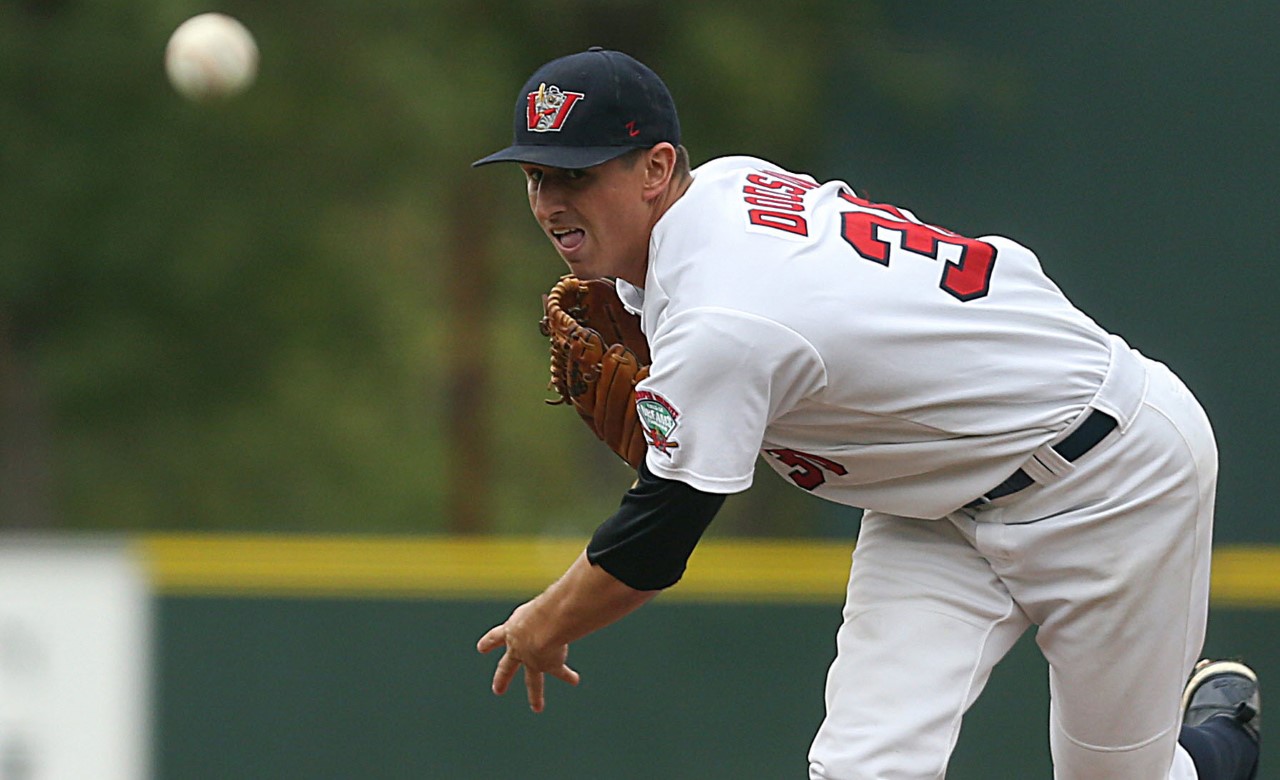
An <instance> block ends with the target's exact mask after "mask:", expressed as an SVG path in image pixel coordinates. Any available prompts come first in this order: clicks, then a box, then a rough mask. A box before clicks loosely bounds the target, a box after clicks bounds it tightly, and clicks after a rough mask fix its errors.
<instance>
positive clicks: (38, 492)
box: [0, 313, 53, 528]
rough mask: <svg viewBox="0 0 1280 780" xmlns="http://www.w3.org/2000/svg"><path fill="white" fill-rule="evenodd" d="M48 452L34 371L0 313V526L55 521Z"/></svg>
mask: <svg viewBox="0 0 1280 780" xmlns="http://www.w3.org/2000/svg"><path fill="white" fill-rule="evenodd" d="M51 452H52V446H51V445H50V442H49V426H48V424H47V420H46V416H45V414H44V410H43V408H42V405H41V403H40V394H39V392H38V388H37V384H36V380H35V376H34V375H33V372H32V371H31V369H30V366H29V365H28V364H27V362H26V361H25V359H24V356H23V354H22V353H21V352H20V351H19V349H18V347H17V346H16V345H15V343H14V330H13V327H12V324H11V322H10V320H9V318H8V317H6V316H5V315H4V314H3V313H0V527H4V528H47V527H49V526H51V525H52V524H53V509H52V492H53V491H52V484H53V476H52V469H51V467H50V463H51V460H52V458H51Z"/></svg>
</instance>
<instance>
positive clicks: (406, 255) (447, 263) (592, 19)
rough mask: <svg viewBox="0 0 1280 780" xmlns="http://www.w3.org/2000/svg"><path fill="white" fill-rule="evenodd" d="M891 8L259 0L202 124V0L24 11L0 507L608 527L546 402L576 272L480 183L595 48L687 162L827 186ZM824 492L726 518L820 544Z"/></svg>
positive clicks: (583, 453)
mask: <svg viewBox="0 0 1280 780" xmlns="http://www.w3.org/2000/svg"><path fill="white" fill-rule="evenodd" d="M878 7H879V5H878V3H875V2H871V1H870V0H864V1H861V2H848V1H847V0H824V1H823V2H814V3H807V4H804V5H803V6H802V7H801V8H799V9H798V8H797V7H796V6H794V5H786V4H778V3H770V2H763V1H762V0H734V1H733V2H729V0H709V1H708V2H704V3H676V2H662V3H657V4H655V3H652V2H645V3H641V2H638V1H633V0H607V1H605V2H601V1H600V0H591V1H588V0H547V1H546V2H543V3H539V4H536V5H535V4H528V3H519V2H493V1H489V2H484V1H481V2H462V0H436V1H435V2H429V3H422V2H410V1H409V0H380V1H379V2H373V3H361V4H351V3H346V2H337V1H336V0H323V1H322V2H306V3H304V2H301V1H300V0H281V2H275V3H270V4H261V3H253V2H249V0H235V1H233V2H229V3H226V4H224V7H223V8H221V10H223V11H225V12H227V13H230V14H233V15H235V16H237V17H239V18H240V19H242V20H243V21H244V22H245V23H246V24H247V25H248V27H249V28H250V29H251V30H252V31H253V32H254V34H255V35H256V37H257V38H258V43H259V46H260V48H261V50H262V70H261V74H260V77H259V80H258V83H257V84H256V85H255V86H254V87H253V89H252V90H250V91H249V92H248V93H247V94H245V95H243V96H241V97H240V98H238V99H236V100H234V101H232V102H228V103H226V104H220V105H211V106H195V105H191V104H188V103H185V102H183V101H182V100H181V99H179V98H178V97H177V96H176V95H175V94H174V93H173V91H172V90H171V89H169V87H168V86H167V85H166V84H165V83H164V80H163V71H162V67H161V60H162V53H163V48H164V44H165V41H166V39H167V37H168V34H169V32H171V31H172V29H173V28H174V27H176V26H177V24H178V23H179V22H181V21H182V20H183V19H184V18H186V17H187V16H189V15H192V14H194V13H197V12H199V11H203V10H206V9H205V8H204V7H203V6H200V5H198V4H196V3H194V2H193V1H192V0H181V1H179V2H172V0H133V1H131V2H127V3H126V2H107V3H83V2H75V1H74V0H62V1H60V2H36V0H27V2H22V3H13V4H5V5H3V6H0V134H2V135H3V137H4V138H5V143H4V144H3V146H0V181H3V182H4V183H5V184H4V186H3V189H2V190H0V209H3V213H4V214H5V215H6V228H5V231H4V235H3V238H2V239H0V249H2V250H3V262H4V273H3V275H0V323H4V327H3V328H0V372H3V373H2V374H0V518H2V519H3V522H5V523H7V524H31V523H42V524H46V523H53V524H57V525H60V526H65V527H75V528H204V529H216V528H226V529H278V530H295V529H296V530H312V531H315V530H351V531H415V532H418V531H434V530H440V531H443V530H452V531H465V532H472V531H479V530H486V529H488V530H499V531H535V530H540V531H568V532H575V533H576V532H583V531H586V530H588V529H590V528H591V527H593V526H594V525H595V523H596V522H598V520H599V519H600V518H601V517H602V516H603V514H604V513H607V512H609V511H611V510H612V508H613V506H614V504H615V502H616V500H617V495H618V493H619V491H620V490H621V489H622V488H624V487H625V485H626V484H627V483H628V482H629V480H630V474H629V473H628V470H627V469H626V467H625V466H624V465H623V464H621V462H619V461H616V460H613V459H611V458H608V457H605V456H604V455H603V450H602V449H600V445H599V444H598V443H596V442H595V441H594V439H593V438H591V437H590V435H589V434H587V433H586V431H585V430H583V429H582V428H581V426H580V425H579V424H578V423H577V422H576V420H573V419H572V416H571V415H566V414H565V413H564V412H563V410H560V409H555V410H548V409H546V408H545V407H544V406H543V405H542V399H543V398H544V397H545V394H544V381H545V380H544V377H545V376H546V373H545V372H546V368H545V360H546V351H545V349H546V348H545V344H544V342H543V340H542V338H541V337H540V336H539V335H538V333H537V321H538V319H539V317H540V313H541V312H540V308H539V304H538V301H539V295H540V294H541V293H542V292H543V291H545V289H546V288H547V287H548V286H549V285H550V283H551V282H552V281H553V280H554V279H555V278H556V277H557V276H558V275H559V274H560V273H561V272H562V265H561V263H560V261H559V260H558V258H557V257H556V256H555V254H554V252H553V251H552V250H551V248H550V247H549V246H547V245H546V242H545V240H544V239H543V238H542V236H541V234H540V233H539V231H538V230H537V228H536V226H535V225H534V223H533V220H532V219H531V218H530V217H529V215H528V213H527V209H526V206H525V202H524V196H523V194H522V191H521V185H520V181H521V178H520V176H519V175H518V173H517V172H515V171H511V170H507V171H498V170H493V169H490V170H486V171H472V170H470V169H469V167H468V166H469V163H470V162H471V161H472V160H474V159H476V158H478V157H480V156H482V155H483V154H485V153H487V152H489V151H491V150H493V149H495V148H498V147H500V146H503V145H505V144H506V143H507V142H508V141H509V134H510V124H509V122H510V119H509V116H510V114H509V111H510V107H511V106H512V105H513V101H514V98H515V92H516V90H517V89H518V87H519V86H520V84H521V83H522V82H523V80H524V79H525V77H526V76H527V75H528V73H530V72H531V71H532V70H533V69H534V68H535V67H536V66H537V65H539V64H541V63H542V62H544V61H545V60H547V59H549V58H550V57H553V56H557V55H559V54H567V53H571V52H574V51H580V50H582V49H584V48H586V47H587V46H590V45H603V46H607V47H610V48H619V49H623V50H625V51H629V52H631V53H632V54H634V55H636V56H637V57H639V58H640V59H642V60H644V61H646V62H648V63H650V64H651V65H652V66H654V68H655V69H656V70H658V71H659V72H660V73H662V74H663V75H664V77H665V78H666V79H667V81H668V83H669V85H670V87H671V89H672V91H673V93H674V94H675V96H676V99H677V102H678V103H679V104H680V105H681V106H682V119H683V121H684V129H685V139H686V143H687V144H688V145H689V146H690V149H691V152H692V154H693V156H694V159H695V161H699V160H704V159H707V158H709V157H712V156H715V155H719V154H725V153H734V152H750V153H754V154H760V155H763V156H772V157H776V158H777V159H779V160H780V161H784V162H786V163H787V164H789V165H791V166H792V167H795V168H798V169H802V170H808V169H817V168H818V167H819V166H820V164H821V163H822V161H823V159H824V157H825V155H827V153H828V150H827V149H826V148H825V147H824V143H823V139H824V137H825V131H826V130H827V128H828V127H829V126H830V124H831V123H832V122H834V121H836V120H835V116H836V114H835V112H834V111H833V110H832V107H831V106H830V105H829V103H830V100H829V99H828V98H827V96H828V95H830V94H832V93H833V92H834V93H838V90H839V88H840V85H841V84H842V83H844V79H845V78H846V74H844V73H839V72H836V71H835V69H834V68H833V67H832V65H831V63H832V62H834V61H836V59H837V58H836V56H835V54H836V52H837V51H838V50H839V49H840V47H842V46H846V45H847V44H848V41H849V40H850V36H851V35H853V36H854V37H855V38H856V39H857V40H864V41H873V40H882V39H888V38H887V37H886V36H885V35H882V34H881V33H883V32H884V30H883V29H882V28H883V22H882V21H881V20H880V16H879V14H878V13H877V10H876V9H877V8H878ZM867 48H868V52H867V54H866V56H865V57H864V58H863V60H862V62H863V64H862V65H861V66H859V67H865V68H867V69H875V68H880V69H882V70H883V69H884V68H885V67H886V62H890V63H891V62H892V59H891V58H892V57H894V56H899V55H897V54H895V53H894V52H893V51H890V50H889V49H887V48H885V47H880V48H876V47H871V46H868V47H867ZM980 75H981V74H980ZM987 75H989V74H987ZM915 78H917V82H913V80H912V79H913V76H912V75H911V74H905V75H902V77H901V78H900V79H899V80H898V82H895V83H894V84H890V85H888V86H887V87H885V88H886V89H889V90H891V91H893V90H903V91H904V94H905V93H908V92H910V91H911V90H912V89H915V88H917V87H918V81H924V80H928V79H932V78H933V75H931V74H930V73H928V72H925V73H921V74H919V75H918V76H917V77H915ZM895 84H896V86H895ZM902 102H903V103H904V104H910V100H908V99H906V98H904V99H903V101H902ZM743 139H749V143H750V148H747V149H743V148H740V144H742V142H743ZM584 475H588V476H586V477H584ZM547 495H555V496H565V497H566V498H565V500H564V502H559V501H557V502H547V501H544V500H541V498H540V497H542V496H547ZM804 499H805V497H803V496H793V495H792V494H791V493H790V492H787V491H786V488H785V487H783V486H782V485H781V481H780V480H776V479H773V478H769V479H765V480H761V481H760V482H759V483H758V485H757V487H756V488H755V489H753V491H752V494H751V498H750V500H748V501H741V502H736V501H735V502H730V505H729V507H728V509H727V510H726V515H729V516H731V517H732V518H733V521H731V523H730V527H732V528H736V529H737V530H738V531H744V532H752V533H769V532H804V531H806V530H812V524H811V523H810V521H802V520H799V519H796V518H797V517H798V516H799V515H801V514H802V513H799V512H794V511H791V509H792V507H794V506H796V504H794V503H792V502H796V501H802V500H804ZM807 511H808V510H806V512H807ZM818 514H819V515H820V514H821V513H818ZM805 523H810V524H809V525H806V524H805Z"/></svg>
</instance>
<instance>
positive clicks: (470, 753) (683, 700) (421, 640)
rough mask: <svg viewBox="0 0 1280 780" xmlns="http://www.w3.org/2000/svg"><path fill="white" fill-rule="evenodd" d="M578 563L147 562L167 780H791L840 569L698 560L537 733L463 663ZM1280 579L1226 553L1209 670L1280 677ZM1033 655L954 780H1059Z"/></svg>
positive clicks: (482, 555) (176, 549)
mask: <svg viewBox="0 0 1280 780" xmlns="http://www.w3.org/2000/svg"><path fill="white" fill-rule="evenodd" d="M583 541H584V540H581V539H552V540H539V539H492V540H475V539H470V540H468V539H421V538H396V537H380V538H353V537H338V538H334V537H323V538H321V537H303V538H298V537H253V536H244V537H221V536H220V537H202V536H153V537H146V538H144V539H142V540H141V541H140V543H139V544H140V548H141V550H142V552H143V556H144V560H145V561H147V564H148V566H149V567H150V569H151V576H152V581H153V582H154V584H155V588H156V592H157V596H158V598H157V611H156V631H155V635H156V637H157V639H156V641H157V647H156V666H155V668H156V680H155V688H154V690H155V693H154V696H155V728H154V742H155V762H154V765H155V769H156V777H157V778H161V779H163V780H204V779H205V778H207V779H208V780H214V779H215V778H216V779H217V780H225V778H271V779H273V780H276V779H279V780H284V779H289V780H292V779H294V778H297V779H298V780H303V779H304V778H305V780H323V779H330V778H331V779H333V780H339V779H341V780H357V779H359V780H374V779H378V780H383V779H385V780H391V779H393V778H394V779H396V780H399V779H400V778H450V779H451V778H476V777H486V778H488V777H501V778H521V780H538V779H540V778H546V779H547V780H565V778H611V779H614V778H616V779H618V780H630V779H634V780H656V779H663V780H667V779H671V780H675V779H678V778H691V779H692V778H698V779H699V780H705V779H706V778H800V777H804V776H805V766H806V763H805V753H806V750H807V748H808V742H809V739H810V737H811V736H812V734H813V731H814V729H815V728H816V727H817V725H818V723H819V721H820V719H821V717H822V685H823V678H824V676H825V673H826V667H827V664H828V663H829V662H830V660H831V657H832V654H833V652H834V643H833V642H834V640H833V637H834V633H835V630H836V627H837V625H838V623H839V619H840V614H839V613H840V602H841V594H842V590H843V584H844V579H845V576H846V574H847V566H848V560H849V553H850V548H849V546H848V545H846V544H838V543H809V542H776V541H771V542H755V541H734V542H728V541H724V542H721V541H715V540H708V541H707V542H706V543H704V545H703V546H702V547H700V549H699V550H698V552H697V553H696V555H695V559H694V560H693V562H692V563H691V567H690V571H689V574H688V575H687V576H686V579H685V581H684V582H683V583H681V585H679V586H677V587H676V588H674V589H673V590H671V591H669V592H668V593H666V594H664V595H663V596H662V597H660V598H659V600H657V601H656V602H654V603H653V604H651V605H650V606H648V607H646V608H644V609H642V610H640V611H639V612H637V613H635V614H634V615H632V616H630V617H628V618H627V619H626V620H624V621H622V622H620V623H619V624H617V625H615V626H612V627H610V628H608V629H606V630H604V631H601V632H600V633H598V634H596V635H594V636H591V637H588V638H587V639H584V640H583V641H581V642H579V643H577V644H576V645H574V647H573V651H572V663H573V665H574V666H575V668H577V669H578V670H579V671H580V672H581V673H582V678H583V681H582V684H581V685H580V686H579V687H578V688H577V689H571V688H569V687H568V686H566V685H563V684H560V683H558V682H555V681H552V682H551V683H550V690H549V695H548V707H547V710H546V712H544V713H542V714H541V715H534V714H533V713H531V712H530V711H529V709H528V707H527V705H526V704H525V703H524V701H523V698H522V691H520V690H514V691H513V692H512V693H511V694H508V696H506V697H504V698H497V697H494V696H493V695H492V694H490V693H489V691H488V681H489V678H490V676H491V674H492V666H493V661H494V660H495V659H493V658H489V657H485V656H480V655H478V654H477V653H476V652H475V651H474V649H473V648H474V644H475V641H476V639H477V638H478V637H479V636H480V634H482V633H483V632H484V631H485V630H486V629H487V628H488V627H489V626H491V625H492V624H494V623H496V622H499V621H501V620H502V619H503V618H504V617H505V616H506V615H507V613H508V612H509V610H510V609H511V608H512V607H513V606H515V605H516V604H518V603H519V602H520V601H521V600H522V599H524V598H526V597H528V596H530V595H532V594H534V593H536V592H537V591H538V590H539V589H540V588H541V587H542V585H544V584H545V583H546V582H547V581H548V580H549V579H550V578H551V577H554V576H556V575H557V574H558V573H559V572H560V571H562V570H563V568H564V566H566V565H567V564H568V563H569V561H571V560H572V558H573V556H574V555H576V553H577V551H578V550H579V549H581V546H582V544H583ZM1277 562H1280V550H1274V549H1271V548H1261V547H1258V548H1224V549H1222V550H1220V551H1219V553H1218V557H1217V560H1216V570H1215V575H1214V593H1215V596H1214V607H1213V613H1212V617H1211V621H1210V628H1209V640H1208V646H1207V648H1206V650H1207V652H1209V653H1211V654H1242V655H1244V656H1246V657H1247V658H1249V659H1250V660H1251V661H1253V662H1255V663H1257V664H1258V665H1259V666H1261V667H1262V669H1263V673H1264V674H1265V673H1266V672H1267V670H1269V669H1280V653H1277V651H1276V650H1275V649H1274V647H1273V644H1274V643H1273V641H1272V638H1273V637H1275V636H1277V635H1280V634H1278V633H1277V632H1278V631H1280V611H1277V608H1280V567H1277V565H1276V564H1277ZM1032 640H1033V636H1031V635H1028V636H1026V637H1024V638H1023V640H1022V641H1021V642H1020V643H1019V644H1018V646H1017V647H1016V648H1015V649H1014V651H1013V652H1012V653H1011V655H1010V656H1009V657H1008V658H1007V659H1006V661H1005V663H1003V664H1002V665H1001V666H1000V667H998V668H997V670H996V673H995V674H994V675H993V678H992V681H991V684H990V686H989V688H988V690H987V692H986V694H985V695H984V696H983V697H982V699H981V700H980V701H979V702H978V704H977V705H976V706H975V708H974V710H973V711H972V712H971V713H970V716H969V717H968V718H967V719H966V722H965V727H964V731H963V732H962V734H961V737H960V744H959V747H958V748H957V751H956V755H955V759H954V762H953V768H952V771H951V772H950V774H949V775H948V777H949V778H952V780H955V779H956V778H958V779H959V780H969V779H972V780H979V779H981V780H1002V779H1003V778H1011V779H1012V778H1017V779H1021V778H1048V777H1050V776H1051V770H1050V767H1049V763H1048V756H1047V752H1048V751H1047V732H1046V727H1045V721H1046V717H1045V714H1046V711H1047V707H1048V694H1047V690H1046V687H1047V682H1046V669H1045V665H1044V662H1043V661H1042V660H1041V659H1040V657H1039V655H1038V653H1037V651H1036V648H1035V645H1034V642H1033V641H1032ZM868 673H869V674H870V673H874V671H873V670H868ZM1274 751H1275V748H1268V749H1267V752H1268V755H1267V756H1266V757H1265V759H1264V760H1265V761H1266V763H1267V765H1272V766H1280V757H1276V756H1273V755H1270V754H1271V753H1273V752H1274Z"/></svg>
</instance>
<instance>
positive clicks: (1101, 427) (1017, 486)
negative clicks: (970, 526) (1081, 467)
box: [965, 409, 1118, 508]
mask: <svg viewBox="0 0 1280 780" xmlns="http://www.w3.org/2000/svg"><path fill="white" fill-rule="evenodd" d="M1117 424H1118V423H1116V420H1115V418H1114V417H1112V416H1111V415H1109V414H1106V413H1105V412H1101V411H1099V410H1097V409H1092V410H1090V412H1089V416H1088V417H1085V418H1084V422H1082V423H1080V425H1079V426H1078V427H1077V428H1076V429H1075V430H1074V431H1072V432H1071V435H1070V436H1068V437H1067V438H1065V439H1063V440H1062V441H1060V442H1058V443H1057V444H1053V445H1050V446H1052V447H1053V449H1054V451H1055V452H1057V453H1058V454H1059V455H1061V456H1062V457H1063V458H1065V459H1066V460H1068V461H1074V460H1075V459H1076V458H1079V457H1080V456H1081V455H1083V454H1085V453H1086V452H1088V451H1089V450H1091V449H1093V448H1094V447H1095V446H1097V444H1098V442H1100V441H1102V440H1103V439H1105V438H1107V434H1108V433H1111V432H1112V431H1113V430H1115V428H1116V425H1117ZM1034 482H1035V480H1034V479H1032V478H1031V475H1029V474H1027V472H1025V471H1023V470H1022V469H1018V470H1017V471H1015V472H1013V473H1012V474H1010V475H1009V478H1008V479H1006V480H1005V481H1004V482H1001V483H1000V484H999V485H996V486H995V487H993V488H991V489H990V490H988V491H987V492H986V493H984V494H983V495H982V496H980V497H979V498H975V499H974V500H972V501H970V502H969V503H967V504H965V508H970V507H975V506H979V505H981V504H984V503H986V502H987V501H995V500H996V499H997V498H1004V497H1005V496H1008V495H1012V494H1014V493H1017V492H1018V491H1019V490H1022V489H1023V488H1026V487H1030V486H1031V485H1032V483H1034Z"/></svg>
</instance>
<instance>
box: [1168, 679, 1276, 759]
mask: <svg viewBox="0 0 1280 780" xmlns="http://www.w3.org/2000/svg"><path fill="white" fill-rule="evenodd" d="M1219 716H1225V717H1229V718H1231V719H1232V720H1234V721H1235V722H1236V723H1237V724H1239V725H1240V727H1241V728H1242V729H1244V731H1245V733H1246V734H1248V735H1249V737H1250V738H1251V739H1252V740H1253V742H1254V744H1257V743H1258V742H1259V740H1260V737H1261V732H1262V692H1261V688H1260V686H1259V685H1258V674H1257V672H1255V671H1253V669H1251V668H1249V667H1248V666H1246V665H1245V664H1244V663H1242V662H1240V661H1211V660H1209V659H1207V658H1206V659H1204V660H1202V661H1200V662H1199V663H1197V664H1196V666H1195V668H1194V669H1193V670H1192V671H1191V679H1190V680H1188V681H1187V687H1186V688H1184V689H1183V691H1182V722H1183V725H1186V726H1199V725H1200V724H1202V723H1204V722H1205V721H1207V720H1209V719H1210V718H1215V717H1219Z"/></svg>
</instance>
